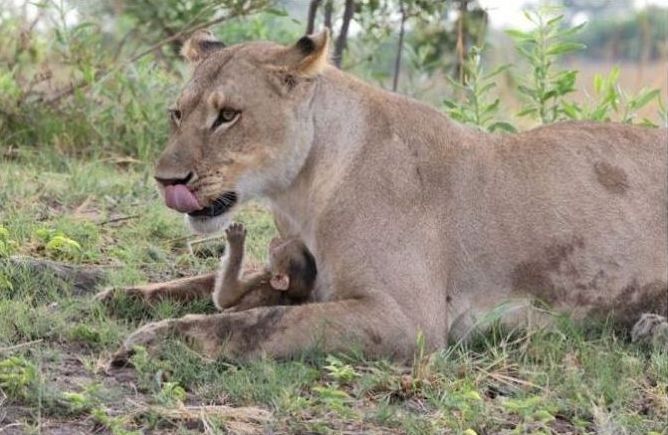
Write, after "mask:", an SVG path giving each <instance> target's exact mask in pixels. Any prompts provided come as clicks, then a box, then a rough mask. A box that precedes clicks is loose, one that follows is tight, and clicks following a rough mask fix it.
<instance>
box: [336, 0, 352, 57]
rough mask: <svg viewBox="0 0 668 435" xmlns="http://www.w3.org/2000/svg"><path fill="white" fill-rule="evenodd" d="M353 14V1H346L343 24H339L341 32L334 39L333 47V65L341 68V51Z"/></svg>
mask: <svg viewBox="0 0 668 435" xmlns="http://www.w3.org/2000/svg"><path fill="white" fill-rule="evenodd" d="M354 13H355V1H354V0H346V5H345V7H344V9H343V22H342V23H341V31H340V32H339V37H338V38H336V45H335V46H334V65H336V67H337V68H341V63H342V62H343V50H344V49H345V48H346V44H347V41H348V28H349V27H350V20H352V19H353V14H354Z"/></svg>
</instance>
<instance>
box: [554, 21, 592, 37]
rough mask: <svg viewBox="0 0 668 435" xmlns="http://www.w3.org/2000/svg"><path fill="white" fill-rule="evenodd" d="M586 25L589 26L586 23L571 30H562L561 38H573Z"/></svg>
mask: <svg viewBox="0 0 668 435" xmlns="http://www.w3.org/2000/svg"><path fill="white" fill-rule="evenodd" d="M586 25H587V22H584V23H581V24H578V25H577V26H574V27H571V28H570V29H566V30H562V31H561V32H560V33H559V36H561V37H562V38H567V37H569V36H573V35H575V34H576V33H578V32H579V31H580V30H581V29H582V28H583V27H584V26H586Z"/></svg>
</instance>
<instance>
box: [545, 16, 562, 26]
mask: <svg viewBox="0 0 668 435" xmlns="http://www.w3.org/2000/svg"><path fill="white" fill-rule="evenodd" d="M563 19H564V15H563V14H562V15H558V16H556V17H554V18H552V19H550V20H548V21H547V24H546V26H547V27H550V26H551V25H553V24H556V23H558V22H559V21H561V20H563Z"/></svg>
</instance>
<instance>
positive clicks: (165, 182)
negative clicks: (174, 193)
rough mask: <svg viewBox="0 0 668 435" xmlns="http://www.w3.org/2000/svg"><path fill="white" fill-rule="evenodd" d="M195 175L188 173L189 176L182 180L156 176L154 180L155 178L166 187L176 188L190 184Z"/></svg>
mask: <svg viewBox="0 0 668 435" xmlns="http://www.w3.org/2000/svg"><path fill="white" fill-rule="evenodd" d="M193 175H194V174H193V173H192V172H188V174H187V175H186V176H185V177H181V178H163V177H159V176H157V175H156V176H154V177H153V178H155V181H157V182H158V183H159V184H161V185H163V186H164V187H167V186H174V185H176V184H188V183H189V182H190V180H192V178H193Z"/></svg>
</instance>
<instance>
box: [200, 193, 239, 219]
mask: <svg viewBox="0 0 668 435" xmlns="http://www.w3.org/2000/svg"><path fill="white" fill-rule="evenodd" d="M238 199H239V198H238V196H237V194H236V192H225V193H223V194H222V195H220V196H219V197H218V198H217V199H216V200H215V201H213V203H212V204H211V205H210V206H208V207H205V208H202V209H200V210H195V211H191V212H190V213H188V216H192V217H207V218H209V217H216V216H220V215H221V214H223V213H225V212H227V211H229V210H230V209H231V208H232V207H234V205H235V204H236V203H237V201H238Z"/></svg>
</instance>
